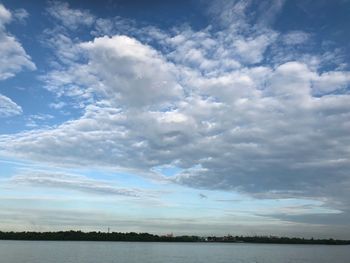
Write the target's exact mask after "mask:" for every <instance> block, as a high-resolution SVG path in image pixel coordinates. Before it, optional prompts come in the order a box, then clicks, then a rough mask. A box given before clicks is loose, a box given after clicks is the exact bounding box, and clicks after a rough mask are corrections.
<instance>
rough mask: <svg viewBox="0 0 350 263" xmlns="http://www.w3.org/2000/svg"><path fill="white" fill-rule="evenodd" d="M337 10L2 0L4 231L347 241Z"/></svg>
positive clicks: (269, 4) (347, 123) (341, 38)
mask: <svg viewBox="0 0 350 263" xmlns="http://www.w3.org/2000/svg"><path fill="white" fill-rule="evenodd" d="M349 12H350V1H347V0H336V1H323V0H322V1H316V0H295V1H292V0H262V1H257V0H231V1H229V0H216V1H204V0H203V1H202V0H197V1H195V0H190V1H184V0H181V1H160V0H145V1H141V0H137V1H126V0H119V1H118V0H116V1H112V0H102V1H68V2H64V1H41V0H40V1H18V0H15V1H12V0H11V1H10V0H8V1H7V0H2V1H1V0H0V230H35V231H44V230H66V229H81V230H101V231H106V230H107V228H108V227H110V228H111V230H112V231H136V232H152V233H160V234H163V233H170V232H173V233H174V234H199V235H222V234H228V233H230V234H249V235H251V234H276V235H295V236H306V237H311V236H314V237H337V238H350V223H349V222H350V174H349V171H350V93H349V91H350V89H349V84H350V71H349V62H350V45H349V36H350V19H349V15H348V14H349Z"/></svg>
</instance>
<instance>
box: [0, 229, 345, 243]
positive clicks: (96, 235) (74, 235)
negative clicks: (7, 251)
mask: <svg viewBox="0 0 350 263" xmlns="http://www.w3.org/2000/svg"><path fill="white" fill-rule="evenodd" d="M0 240H47V241H49V240H52V241H129V242H223V243H268V244H326V245H349V244H350V240H337V239H332V238H330V239H313V238H311V239H305V238H297V237H292V238H290V237H276V236H231V235H228V236H222V237H216V236H209V237H200V236H186V235H184V236H173V235H164V236H162V235H154V234H149V233H135V232H129V233H121V232H112V233H106V232H95V231H93V232H83V231H73V230H71V231H57V232H28V231H24V232H2V231H0Z"/></svg>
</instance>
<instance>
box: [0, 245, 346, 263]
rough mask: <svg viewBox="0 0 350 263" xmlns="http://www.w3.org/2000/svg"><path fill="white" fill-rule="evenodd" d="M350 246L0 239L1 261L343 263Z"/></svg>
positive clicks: (81, 262)
mask: <svg viewBox="0 0 350 263" xmlns="http://www.w3.org/2000/svg"><path fill="white" fill-rule="evenodd" d="M349 260H350V246H327V245H273V244H239V243H236V244H232V243H231V244H227V243H226V244H223V243H141V242H71V241H0V261H1V263H139V262H142V263H161V262H162V263H163V262H166V263H200V262H214V263H226V262H227V263H228V262H230V263H236V262H237V263H330V262H331V263H344V262H349Z"/></svg>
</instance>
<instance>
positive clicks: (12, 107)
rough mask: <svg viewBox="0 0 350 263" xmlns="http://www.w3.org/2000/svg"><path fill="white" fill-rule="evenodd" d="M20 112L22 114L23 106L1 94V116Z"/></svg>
mask: <svg viewBox="0 0 350 263" xmlns="http://www.w3.org/2000/svg"><path fill="white" fill-rule="evenodd" d="M19 114H22V108H21V106H19V105H17V104H16V103H15V102H13V101H12V100H11V99H10V98H8V97H6V96H4V95H1V94H0V118H4V117H11V116H15V115H19Z"/></svg>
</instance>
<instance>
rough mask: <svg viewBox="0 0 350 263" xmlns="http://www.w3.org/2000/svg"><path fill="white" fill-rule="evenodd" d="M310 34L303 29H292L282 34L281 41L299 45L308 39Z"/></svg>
mask: <svg viewBox="0 0 350 263" xmlns="http://www.w3.org/2000/svg"><path fill="white" fill-rule="evenodd" d="M309 38H310V35H309V34H308V33H305V32H303V31H292V32H288V33H287V34H285V35H283V42H284V44H286V45H300V44H303V43H305V42H306V41H308V40H309Z"/></svg>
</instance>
